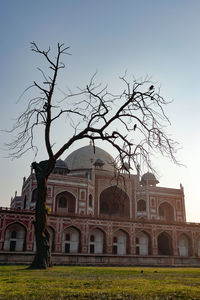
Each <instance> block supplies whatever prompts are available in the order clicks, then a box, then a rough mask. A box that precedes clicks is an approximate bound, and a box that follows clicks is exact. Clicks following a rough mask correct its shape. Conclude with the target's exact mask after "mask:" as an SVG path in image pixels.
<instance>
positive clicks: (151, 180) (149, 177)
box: [140, 172, 159, 186]
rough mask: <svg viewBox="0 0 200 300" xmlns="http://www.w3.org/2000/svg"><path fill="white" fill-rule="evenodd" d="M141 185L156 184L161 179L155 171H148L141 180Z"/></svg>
mask: <svg viewBox="0 0 200 300" xmlns="http://www.w3.org/2000/svg"><path fill="white" fill-rule="evenodd" d="M140 183H141V185H143V186H145V185H154V186H155V185H156V184H157V183H159V181H158V180H157V179H156V177H155V175H154V174H153V173H150V172H147V173H145V174H144V175H143V176H142V178H141V181H140Z"/></svg>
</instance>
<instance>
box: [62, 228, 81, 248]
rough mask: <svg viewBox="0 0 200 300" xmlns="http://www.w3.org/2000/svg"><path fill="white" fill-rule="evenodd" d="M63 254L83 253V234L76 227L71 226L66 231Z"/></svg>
mask: <svg viewBox="0 0 200 300" xmlns="http://www.w3.org/2000/svg"><path fill="white" fill-rule="evenodd" d="M62 252H64V253H79V252H81V233H80V230H79V229H78V228H76V227H75V226H69V227H67V228H65V229H64V231H63V237H62Z"/></svg>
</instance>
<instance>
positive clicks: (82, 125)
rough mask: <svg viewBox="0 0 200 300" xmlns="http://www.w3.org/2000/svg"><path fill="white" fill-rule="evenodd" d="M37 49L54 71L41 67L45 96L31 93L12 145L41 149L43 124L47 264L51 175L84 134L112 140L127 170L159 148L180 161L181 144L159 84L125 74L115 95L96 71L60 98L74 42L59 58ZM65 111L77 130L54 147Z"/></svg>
mask: <svg viewBox="0 0 200 300" xmlns="http://www.w3.org/2000/svg"><path fill="white" fill-rule="evenodd" d="M31 46H32V51H34V52H35V53H37V54H39V55H41V56H42V57H43V58H44V60H45V61H46V62H47V64H48V65H49V67H50V71H49V73H50V75H48V76H47V75H46V74H45V73H44V72H43V71H42V70H41V69H39V70H40V71H41V72H42V76H43V78H44V81H43V82H42V83H41V84H40V83H37V82H34V83H33V85H32V86H31V88H34V89H36V90H37V92H38V91H39V96H36V97H34V98H30V99H29V101H28V105H27V108H26V110H25V111H24V112H23V113H22V114H21V115H20V116H19V118H18V119H17V122H16V124H15V125H14V127H13V129H12V130H11V132H13V131H15V132H16V131H17V137H16V139H15V140H13V141H12V142H11V143H9V144H8V146H9V149H10V155H11V156H12V157H20V156H21V155H23V154H24V153H25V152H27V151H29V150H30V149H32V150H36V151H37V147H36V144H35V134H34V132H35V129H36V128H38V126H43V128H44V134H45V145H46V150H47V156H48V157H47V160H45V161H41V162H39V163H37V162H34V163H32V166H33V169H34V170H35V174H36V179H37V186H38V197H37V202H36V210H35V236H36V248H37V250H36V254H35V258H34V261H33V263H32V268H46V267H48V266H50V265H51V254H50V247H49V233H48V230H47V209H46V193H47V180H48V177H49V175H50V174H51V172H52V170H53V169H54V167H55V163H56V160H57V159H58V158H59V157H60V156H61V155H62V154H63V153H64V151H66V150H67V149H69V148H70V146H71V145H72V144H73V143H74V142H76V141H77V140H81V139H89V140H91V141H92V143H93V146H94V147H95V142H96V141H98V140H103V141H106V142H107V143H109V144H110V145H112V147H113V148H114V149H115V150H117V153H118V165H119V166H121V168H122V169H125V170H126V169H127V166H130V165H135V166H137V164H138V163H139V162H140V161H141V158H142V161H143V163H144V164H145V165H147V166H148V167H149V168H151V156H152V153H153V152H154V151H157V152H159V153H161V154H162V155H166V156H168V157H169V158H171V159H172V160H173V161H174V162H175V163H176V162H177V161H176V158H175V155H174V154H175V152H176V143H175V142H174V141H173V140H172V139H170V138H169V136H168V135H167V134H166V133H165V131H164V128H165V127H164V126H165V125H167V123H168V124H169V120H168V118H167V116H166V115H165V112H164V106H165V105H167V104H168V102H167V101H165V99H164V98H163V97H161V95H160V93H159V89H156V87H155V86H154V85H153V84H152V82H151V81H150V80H149V79H148V78H147V79H146V80H143V81H137V80H135V79H133V80H132V82H129V81H128V79H127V78H126V76H123V77H121V78H120V80H121V83H122V85H123V87H122V91H121V93H118V94H117V95H114V94H113V93H110V92H109V91H108V88H107V86H106V87H102V86H101V85H98V84H95V75H96V74H95V75H94V76H93V77H92V79H91V80H90V82H89V84H88V85H87V86H86V87H85V88H83V89H80V88H79V89H78V92H77V93H73V92H71V91H69V93H68V94H64V96H63V99H62V101H60V102H58V101H57V102H56V100H55V87H56V80H57V75H58V73H59V71H60V69H62V68H64V67H65V66H64V64H63V63H61V61H60V58H61V56H62V55H63V54H67V51H68V47H67V48H65V47H64V45H63V44H58V45H57V55H56V58H51V56H50V54H51V52H50V49H49V50H48V51H42V50H40V49H39V47H38V46H37V45H36V43H34V42H33V43H31ZM63 116H65V122H66V125H67V127H68V129H69V126H71V127H72V128H73V134H72V135H71V136H70V137H67V138H66V139H65V138H64V141H63V145H62V146H61V147H60V148H59V149H57V150H54V147H53V142H52V137H51V130H52V127H53V126H54V124H56V120H58V119H60V118H62V117H63Z"/></svg>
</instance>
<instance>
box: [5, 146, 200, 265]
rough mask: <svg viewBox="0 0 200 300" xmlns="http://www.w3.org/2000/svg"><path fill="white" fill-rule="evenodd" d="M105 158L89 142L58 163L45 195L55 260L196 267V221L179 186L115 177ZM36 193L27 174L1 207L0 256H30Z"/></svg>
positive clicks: (148, 177) (199, 259) (199, 242)
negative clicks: (190, 217)
mask: <svg viewBox="0 0 200 300" xmlns="http://www.w3.org/2000/svg"><path fill="white" fill-rule="evenodd" d="M111 162H112V157H111V156H110V155H109V154H108V153H106V152H105V151H103V150H102V149H100V148H97V149H96V153H93V148H92V147H91V146H86V147H83V148H81V149H78V150H77V151H75V152H73V153H72V154H71V155H70V156H69V157H68V158H67V159H66V160H65V162H63V161H58V162H57V164H56V168H55V170H54V172H53V173H52V174H51V176H50V177H49V180H48V198H47V206H48V207H49V210H50V213H49V232H50V236H51V248H52V256H53V261H54V263H55V264H104V265H107V264H113V265H116V264H117V265H158V264H159V265H179V266H182V265H193V266H200V224H195V223H186V216H185V201H184V191H183V187H182V186H180V189H171V188H164V187H158V186H156V185H157V183H158V181H157V180H156V178H155V176H154V175H153V174H151V173H146V174H145V175H143V176H142V178H140V175H139V173H137V174H136V175H130V176H129V175H128V174H127V172H125V171H124V172H123V174H122V175H123V178H124V179H125V180H123V181H119V180H117V179H116V176H114V173H113V172H114V171H113V170H114V169H113V164H111ZM69 169H70V172H69ZM124 182H125V184H124ZM36 199H37V185H36V179H35V175H34V174H31V175H30V176H29V178H28V179H27V180H26V179H24V182H23V187H22V195H21V196H20V197H17V196H16V197H15V198H14V199H13V200H12V202H11V208H10V209H3V208H1V209H0V262H1V263H5V262H22V263H30V262H31V260H32V258H33V254H34V251H35V243H34V226H33V222H34V207H35V201H36Z"/></svg>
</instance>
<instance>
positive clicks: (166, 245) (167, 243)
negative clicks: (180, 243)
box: [157, 232, 173, 255]
mask: <svg viewBox="0 0 200 300" xmlns="http://www.w3.org/2000/svg"><path fill="white" fill-rule="evenodd" d="M157 242H158V254H159V255H173V251H172V249H173V248H172V238H171V236H170V235H169V234H168V233H167V232H162V233H160V234H159V235H158V240H157Z"/></svg>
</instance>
